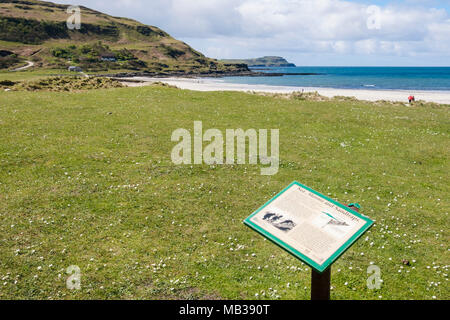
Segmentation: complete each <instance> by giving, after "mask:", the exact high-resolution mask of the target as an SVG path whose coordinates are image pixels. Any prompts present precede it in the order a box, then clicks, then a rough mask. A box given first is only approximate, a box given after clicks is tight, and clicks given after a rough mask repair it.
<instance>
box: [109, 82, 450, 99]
mask: <svg viewBox="0 0 450 320" xmlns="http://www.w3.org/2000/svg"><path fill="white" fill-rule="evenodd" d="M117 80H119V81H124V82H125V84H126V85H127V86H134V87H135V86H143V85H148V84H151V83H154V82H163V83H166V84H169V85H173V86H176V87H178V88H180V89H187V90H194V91H240V92H248V91H254V92H267V93H285V94H286V93H292V92H295V91H297V92H298V91H302V90H303V91H304V92H305V93H308V92H317V93H318V94H319V95H322V96H325V97H328V98H333V97H335V96H344V97H355V98H356V99H358V100H365V101H372V102H374V101H379V100H387V101H392V102H404V103H407V102H408V96H409V95H413V96H415V98H416V101H420V100H422V101H425V102H434V103H439V104H450V91H432V90H400V89H399V90H386V89H384V90H383V89H381V90H376V89H373V90H369V89H336V88H321V87H290V86H273V85H263V84H238V83H227V82H223V81H220V80H216V79H209V78H178V77H167V78H156V77H130V78H120V79H117Z"/></svg>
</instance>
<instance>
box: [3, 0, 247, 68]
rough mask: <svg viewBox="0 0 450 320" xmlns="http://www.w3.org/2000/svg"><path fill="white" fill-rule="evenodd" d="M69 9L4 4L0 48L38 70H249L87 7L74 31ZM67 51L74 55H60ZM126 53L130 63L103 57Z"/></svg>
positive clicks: (32, 3)
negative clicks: (69, 22) (72, 67)
mask: <svg viewBox="0 0 450 320" xmlns="http://www.w3.org/2000/svg"><path fill="white" fill-rule="evenodd" d="M67 7H68V6H67V5H60V4H54V3H51V2H45V1H36V0H27V1H20V0H12V1H0V49H2V48H8V50H10V51H13V52H14V53H15V54H17V56H19V57H20V58H21V59H22V60H33V61H34V62H35V63H36V67H38V68H39V67H40V68H66V67H67V66H68V65H80V66H81V67H84V69H85V70H87V71H100V70H119V69H120V70H139V71H150V72H169V73H170V72H171V73H173V72H180V73H208V72H215V73H219V74H220V73H223V72H236V71H238V72H239V71H245V70H246V69H247V68H246V67H245V66H242V65H241V66H236V65H225V64H224V63H221V62H218V61H217V60H214V59H210V58H207V57H205V56H204V55H203V54H201V53H200V52H198V51H196V50H194V49H193V48H191V47H190V46H189V45H187V44H186V43H184V42H182V41H179V40H176V39H174V38H173V37H171V36H170V35H169V34H167V33H166V32H164V31H163V30H161V29H159V28H157V27H154V26H148V25H144V24H142V23H140V22H138V21H135V20H132V19H127V18H119V17H112V16H109V15H107V14H104V13H101V12H98V11H95V10H92V9H89V8H86V7H81V18H82V19H81V29H80V30H69V29H68V28H67V26H66V20H67V18H68V17H69V14H68V13H67V12H66V10H67ZM99 41H101V43H99ZM74 46H75V48H74ZM83 46H85V47H84V48H83ZM64 51H72V52H71V53H69V54H63V55H58V54H55V52H64ZM121 51H122V53H124V52H125V55H126V56H128V58H127V59H118V60H120V61H116V62H115V63H109V62H104V61H101V59H100V58H101V56H102V55H103V54H107V55H114V56H116V55H118V54H119V52H121ZM123 56H124V54H122V55H121V57H122V58H123ZM69 59H70V61H68V60H69ZM99 61H101V62H99Z"/></svg>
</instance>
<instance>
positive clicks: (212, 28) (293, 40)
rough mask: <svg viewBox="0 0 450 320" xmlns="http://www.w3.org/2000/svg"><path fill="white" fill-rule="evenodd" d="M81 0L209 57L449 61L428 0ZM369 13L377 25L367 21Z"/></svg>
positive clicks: (446, 27)
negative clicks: (380, 0) (384, 0)
mask: <svg viewBox="0 0 450 320" xmlns="http://www.w3.org/2000/svg"><path fill="white" fill-rule="evenodd" d="M79 2H80V3H81V4H83V5H85V6H88V7H92V8H94V9H98V10H101V11H105V12H107V13H110V14H114V15H120V16H129V17H132V18H136V19H138V20H140V21H142V22H144V23H147V24H151V25H156V26H158V27H161V28H162V29H164V30H165V31H167V32H169V33H171V34H172V35H173V36H175V37H178V38H181V39H183V40H185V41H187V42H188V43H190V44H193V45H194V47H196V48H197V49H199V50H200V51H203V52H204V53H206V54H209V55H211V56H214V57H239V56H242V55H244V54H246V55H249V56H253V55H262V54H275V53H276V52H285V53H290V54H291V56H295V54H294V52H297V53H311V54H318V53H332V54H334V55H335V57H336V59H338V58H339V56H340V55H391V56H393V57H408V56H415V57H425V56H431V57H439V59H440V61H443V60H445V59H448V60H449V61H450V59H449V58H450V18H449V15H448V13H447V11H446V10H445V9H434V8H432V7H431V6H432V4H433V3H435V1H432V0H431V1H416V0H408V1H406V2H404V3H403V5H402V4H401V3H400V4H399V3H398V2H391V4H388V5H386V6H383V7H379V11H377V12H376V14H375V15H374V14H373V11H368V10H367V9H368V7H369V5H367V4H361V3H357V2H349V1H344V0H196V1H193V0H151V1H143V0H133V1H131V0H109V1H104V0H93V1H92V0H91V1H79ZM427 3H429V4H427ZM427 5H428V7H426V6H427ZM369 19H376V22H377V24H378V27H379V28H370V24H368V21H369ZM408 61H410V60H408ZM417 61H418V63H419V60H417ZM447 64H448V62H447Z"/></svg>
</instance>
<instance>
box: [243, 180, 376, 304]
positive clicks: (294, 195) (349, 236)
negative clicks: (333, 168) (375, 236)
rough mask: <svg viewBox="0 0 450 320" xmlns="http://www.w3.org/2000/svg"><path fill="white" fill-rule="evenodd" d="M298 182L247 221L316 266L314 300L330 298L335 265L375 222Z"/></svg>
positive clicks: (311, 265)
mask: <svg viewBox="0 0 450 320" xmlns="http://www.w3.org/2000/svg"><path fill="white" fill-rule="evenodd" d="M357 209H359V205H357V204H350V205H349V206H348V207H347V206H344V205H342V204H340V203H338V202H336V201H334V200H333V199H330V198H328V197H326V196H324V195H322V194H320V193H319V192H317V191H314V190H313V189H310V188H308V187H307V186H304V185H302V184H300V183H298V182H296V181H294V182H293V183H291V184H290V185H289V186H288V187H287V188H285V189H284V190H283V191H281V192H280V193H279V194H277V195H276V196H275V197H274V198H272V199H271V200H269V201H268V202H267V203H266V204H264V205H263V206H262V207H261V208H259V209H258V210H256V211H255V212H254V213H253V214H251V215H250V216H249V217H248V218H247V219H245V220H244V223H245V224H246V225H247V226H249V227H250V228H252V229H253V230H255V231H256V232H258V233H260V234H261V235H263V236H264V237H266V238H267V239H269V240H271V241H272V242H274V243H275V244H276V245H278V246H279V247H281V248H283V249H284V250H286V251H287V252H289V253H290V254H292V255H293V256H295V257H296V258H298V259H299V260H301V261H302V262H304V263H306V264H307V265H309V266H310V267H311V268H312V275H311V299H312V300H327V299H330V277H331V265H332V264H333V263H334V262H335V261H336V260H337V259H338V258H339V257H340V256H341V255H342V254H343V253H344V252H345V251H346V250H347V249H348V248H350V247H351V246H352V245H353V243H355V241H356V240H358V238H359V237H361V236H362V235H363V234H364V232H366V231H367V230H368V229H369V228H370V227H371V226H372V224H373V221H372V220H370V219H369V218H367V217H365V216H363V215H361V214H359V213H358V212H357Z"/></svg>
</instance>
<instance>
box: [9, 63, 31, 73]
mask: <svg viewBox="0 0 450 320" xmlns="http://www.w3.org/2000/svg"><path fill="white" fill-rule="evenodd" d="M26 63H27V65H26V66H23V67H20V68H16V69H13V70H12V71H23V70H25V69H28V68H31V67H32V66H34V62H33V61H26Z"/></svg>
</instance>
